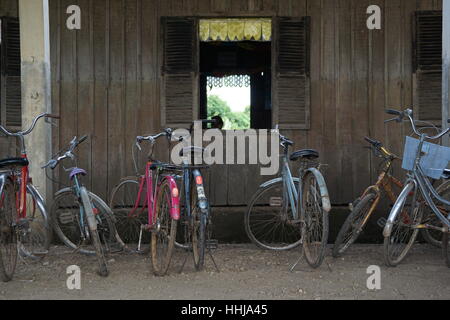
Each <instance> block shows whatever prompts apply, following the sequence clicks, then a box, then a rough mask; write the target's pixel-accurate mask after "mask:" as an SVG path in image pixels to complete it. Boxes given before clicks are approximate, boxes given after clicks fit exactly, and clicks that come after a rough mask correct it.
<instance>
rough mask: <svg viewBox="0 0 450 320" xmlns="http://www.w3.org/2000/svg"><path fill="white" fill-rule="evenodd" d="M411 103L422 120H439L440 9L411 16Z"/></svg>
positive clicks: (440, 85) (440, 70) (440, 95)
mask: <svg viewBox="0 0 450 320" xmlns="http://www.w3.org/2000/svg"><path fill="white" fill-rule="evenodd" d="M414 51H415V52H414V67H415V68H414V69H415V77H414V89H415V90H414V92H415V98H414V105H415V107H416V111H415V113H416V117H417V119H419V120H424V121H434V120H436V121H441V119H442V12H441V11H418V12H416V15H415V45H414Z"/></svg>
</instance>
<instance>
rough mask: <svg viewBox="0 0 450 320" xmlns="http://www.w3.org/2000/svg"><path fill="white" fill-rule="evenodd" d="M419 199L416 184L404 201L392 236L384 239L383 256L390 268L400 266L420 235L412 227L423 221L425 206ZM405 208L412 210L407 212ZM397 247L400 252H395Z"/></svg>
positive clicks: (417, 230)
mask: <svg viewBox="0 0 450 320" xmlns="http://www.w3.org/2000/svg"><path fill="white" fill-rule="evenodd" d="M411 195H413V196H414V197H416V200H415V203H412V202H413V201H414V200H413V199H414V197H413V198H412V199H410V197H411ZM419 198H420V194H419V190H418V188H417V186H416V185H415V184H414V185H413V190H411V192H409V193H408V194H407V196H406V197H405V199H404V200H402V201H403V203H402V204H401V209H400V210H399V213H398V214H397V217H396V219H395V221H394V225H393V227H392V231H391V234H390V235H389V236H388V237H384V244H383V249H384V250H383V254H384V261H385V264H386V265H387V266H388V267H396V266H398V265H399V264H400V263H401V262H402V261H403V260H404V259H405V257H406V256H407V254H408V252H409V250H410V249H411V247H412V246H413V244H414V242H415V241H416V238H417V235H418V234H419V229H417V228H411V226H414V224H419V223H421V221H422V216H423V206H422V205H420V201H419ZM410 202H411V203H410ZM405 206H406V207H409V208H410V209H409V210H408V211H405V209H404V208H405ZM408 212H409V213H408ZM400 219H401V220H400ZM399 221H400V222H399ZM402 226H403V227H402ZM397 235H399V236H397ZM396 247H399V248H400V250H395V249H396Z"/></svg>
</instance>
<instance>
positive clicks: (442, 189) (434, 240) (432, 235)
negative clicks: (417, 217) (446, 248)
mask: <svg viewBox="0 0 450 320" xmlns="http://www.w3.org/2000/svg"><path fill="white" fill-rule="evenodd" d="M436 191H437V193H438V194H439V195H440V196H441V197H443V198H444V199H447V200H450V181H445V182H444V183H443V184H441V185H440V186H439V187H438V188H437V189H436ZM428 217H430V218H428ZM424 221H426V222H427V223H428V224H430V225H433V226H435V227H439V228H442V227H443V226H442V221H441V220H440V219H439V218H438V217H437V216H436V215H435V214H434V213H433V212H432V211H431V210H426V213H424ZM420 231H421V232H420V233H421V235H422V237H423V238H424V240H425V241H426V242H428V243H429V244H431V245H432V246H434V247H436V248H442V232H441V231H437V230H431V229H422V230H420Z"/></svg>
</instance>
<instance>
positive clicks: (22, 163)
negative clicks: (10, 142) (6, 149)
mask: <svg viewBox="0 0 450 320" xmlns="http://www.w3.org/2000/svg"><path fill="white" fill-rule="evenodd" d="M27 165H28V160H26V159H22V158H10V159H4V160H0V169H3V168H11V167H26V166H27Z"/></svg>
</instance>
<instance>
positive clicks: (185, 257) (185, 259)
mask: <svg viewBox="0 0 450 320" xmlns="http://www.w3.org/2000/svg"><path fill="white" fill-rule="evenodd" d="M188 255H189V252H187V254H186V255H185V256H184V261H183V263H182V264H181V268H180V271H178V273H182V272H183V269H184V266H185V265H186V262H187V259H188Z"/></svg>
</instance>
